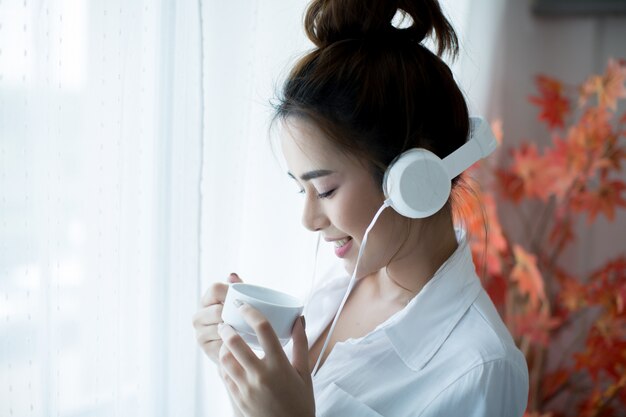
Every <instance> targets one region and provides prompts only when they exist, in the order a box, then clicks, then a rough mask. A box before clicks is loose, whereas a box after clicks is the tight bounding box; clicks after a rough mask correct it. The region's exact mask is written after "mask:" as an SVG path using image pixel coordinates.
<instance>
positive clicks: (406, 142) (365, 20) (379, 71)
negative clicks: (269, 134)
mask: <svg viewBox="0 0 626 417" xmlns="http://www.w3.org/2000/svg"><path fill="white" fill-rule="evenodd" d="M397 12H399V13H400V16H402V21H404V20H405V19H409V20H411V21H412V22H410V23H411V24H410V25H409V26H408V27H404V28H400V27H395V26H394V25H393V24H392V20H393V19H394V16H396V13H397ZM304 26H305V31H306V34H307V36H308V37H309V38H310V39H311V41H313V43H314V44H315V46H316V47H315V48H314V49H313V50H311V51H309V52H308V53H307V54H306V55H304V56H303V57H301V58H300V59H299V60H298V61H297V62H296V64H295V66H294V67H293V69H292V70H291V72H290V73H289V75H288V77H287V79H286V81H285V83H284V85H283V88H282V91H281V92H280V93H279V96H278V102H277V104H274V105H273V107H274V110H275V114H274V117H273V119H272V124H273V123H274V122H275V121H276V120H277V119H278V120H283V121H284V120H286V119H287V118H288V117H291V116H297V117H302V118H305V119H308V120H310V121H312V122H313V123H314V124H315V125H316V126H317V127H318V128H320V129H321V130H322V132H323V133H324V134H325V135H326V136H327V138H328V139H329V140H330V141H331V142H332V143H334V144H335V145H336V146H337V147H338V149H340V150H341V151H342V152H344V153H346V154H348V155H353V156H356V157H357V158H358V159H360V160H361V161H364V162H366V163H367V164H368V168H369V169H371V171H372V174H373V175H374V177H375V178H376V179H377V180H378V181H379V182H380V184H382V177H383V174H384V171H385V169H386V168H387V166H388V165H389V163H390V162H391V161H392V160H393V158H394V157H396V156H397V155H399V154H400V153H402V152H403V151H405V150H407V149H410V148H414V147H421V148H426V149H429V150H430V151H432V152H434V153H435V154H436V155H438V156H439V157H440V158H444V157H445V156H447V155H449V154H450V153H452V152H453V151H454V150H456V149H457V148H459V147H460V146H461V145H462V144H463V143H465V140H466V138H467V134H468V130H469V119H468V110H467V104H466V102H465V99H464V97H463V94H462V93H461V91H460V89H459V88H458V86H457V84H456V82H455V81H454V77H453V75H452V72H451V71H450V69H449V68H448V66H447V65H446V63H445V62H444V61H443V60H442V59H441V56H443V54H444V53H448V54H450V55H451V56H452V57H453V58H454V57H456V55H457V54H458V39H457V36H456V34H455V32H454V30H453V28H452V26H451V25H450V22H449V21H448V20H447V19H446V17H445V16H444V15H443V12H442V10H441V8H440V6H439V3H438V2H437V0H396V1H392V0H385V1H381V0H341V1H339V0H313V1H312V2H311V3H310V4H309V6H308V8H307V10H306V14H305V18H304ZM429 36H430V37H432V38H433V41H435V43H436V45H437V54H434V53H433V52H431V51H430V50H428V49H427V48H426V47H425V46H423V41H424V40H425V39H426V38H427V37H429Z"/></svg>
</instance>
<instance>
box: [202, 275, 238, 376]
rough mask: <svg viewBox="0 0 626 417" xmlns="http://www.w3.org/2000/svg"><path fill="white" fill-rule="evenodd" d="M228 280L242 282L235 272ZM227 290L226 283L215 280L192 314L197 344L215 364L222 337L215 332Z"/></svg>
mask: <svg viewBox="0 0 626 417" xmlns="http://www.w3.org/2000/svg"><path fill="white" fill-rule="evenodd" d="M228 282H230V283H235V282H242V281H241V279H240V278H239V276H238V275H237V274H235V273H232V274H230V276H229V277H228ZM227 292H228V284H224V283H221V282H216V283H214V284H213V285H211V287H210V288H209V289H208V290H207V292H206V293H205V294H204V296H202V300H201V303H202V307H201V308H200V310H198V312H197V313H196V314H195V315H194V316H193V327H195V329H196V338H197V340H198V344H199V345H200V347H201V348H202V350H204V353H205V354H206V355H207V356H208V357H209V359H210V360H211V361H213V362H214V363H215V364H219V360H218V357H219V352H220V348H221V347H222V338H221V337H220V335H219V334H218V333H217V326H218V324H220V323H223V322H224V321H223V320H222V309H223V308H224V300H225V299H226V293H227Z"/></svg>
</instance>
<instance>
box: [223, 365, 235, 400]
mask: <svg viewBox="0 0 626 417" xmlns="http://www.w3.org/2000/svg"><path fill="white" fill-rule="evenodd" d="M219 369H220V377H222V381H224V385H226V389H228V391H229V393H230V395H231V397H233V399H234V398H235V397H239V393H240V391H239V387H238V386H237V383H235V381H233V379H232V378H231V377H230V375H228V372H227V371H226V369H224V367H223V366H220V367H219Z"/></svg>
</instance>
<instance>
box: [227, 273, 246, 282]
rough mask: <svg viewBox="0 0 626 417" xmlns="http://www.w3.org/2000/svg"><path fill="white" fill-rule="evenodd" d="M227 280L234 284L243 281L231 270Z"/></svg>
mask: <svg viewBox="0 0 626 417" xmlns="http://www.w3.org/2000/svg"><path fill="white" fill-rule="evenodd" d="M228 282H230V283H231V284H234V283H236V282H243V280H242V279H241V278H239V275H237V274H236V273H234V272H232V273H231V274H230V275H229V276H228Z"/></svg>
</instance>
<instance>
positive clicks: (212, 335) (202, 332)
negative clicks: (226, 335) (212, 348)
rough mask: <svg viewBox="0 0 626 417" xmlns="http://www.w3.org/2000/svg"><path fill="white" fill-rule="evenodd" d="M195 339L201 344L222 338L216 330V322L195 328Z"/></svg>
mask: <svg viewBox="0 0 626 417" xmlns="http://www.w3.org/2000/svg"><path fill="white" fill-rule="evenodd" d="M196 340H197V341H198V343H199V344H201V345H204V344H206V343H210V342H214V341H216V340H222V338H221V337H220V335H219V333H218V332H217V324H215V325H213V326H203V327H201V328H199V329H198V330H196Z"/></svg>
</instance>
